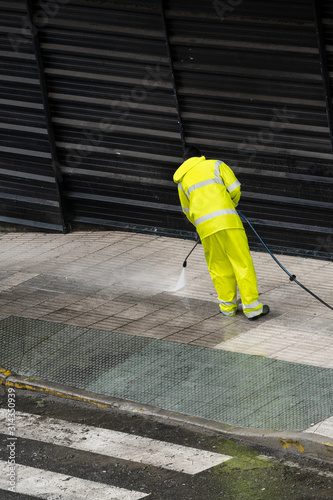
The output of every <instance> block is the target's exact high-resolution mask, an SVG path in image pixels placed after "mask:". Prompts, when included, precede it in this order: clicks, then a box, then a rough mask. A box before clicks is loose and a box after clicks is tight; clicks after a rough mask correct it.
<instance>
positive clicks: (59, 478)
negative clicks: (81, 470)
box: [0, 460, 149, 500]
mask: <svg viewBox="0 0 333 500" xmlns="http://www.w3.org/2000/svg"><path fill="white" fill-rule="evenodd" d="M7 465H8V463H7V462H5V461H3V460H0V468H1V470H2V471H5V470H6V466H7ZM16 474H17V479H16V486H15V490H14V491H15V492H16V493H21V494H22V495H33V496H35V497H37V498H44V499H46V500H68V499H70V500H86V499H87V498H89V500H101V498H103V500H140V498H146V497H147V496H149V494H148V493H142V492H141V493H140V492H138V491H133V490H126V489H125V488H117V487H115V486H109V485H107V484H102V483H96V482H94V481H88V480H87V479H80V478H78V477H73V476H68V475H65V474H59V473H57V472H50V471H48V470H44V469H37V468H35V467H29V466H26V465H21V464H16ZM8 483H9V480H8V476H7V475H6V473H5V474H1V475H0V490H8ZM12 491H13V490H12ZM0 497H1V494H0Z"/></svg>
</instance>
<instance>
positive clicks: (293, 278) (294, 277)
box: [238, 210, 333, 311]
mask: <svg viewBox="0 0 333 500" xmlns="http://www.w3.org/2000/svg"><path fill="white" fill-rule="evenodd" d="M238 214H239V215H240V217H242V219H244V220H245V221H246V222H247V223H248V225H249V226H250V228H251V229H252V231H253V232H254V233H255V234H256V236H257V237H258V238H259V240H260V241H261V243H262V244H263V245H264V247H265V248H266V250H267V252H268V253H269V254H270V255H271V256H272V257H273V259H274V260H275V262H276V263H277V264H278V265H279V266H280V267H281V269H283V271H284V272H285V273H286V274H288V276H289V280H290V281H295V283H297V285H299V286H300V287H301V288H303V290H305V291H306V292H308V293H309V294H310V295H312V297H314V298H315V299H317V300H319V302H321V303H322V304H324V306H326V307H328V308H329V309H331V310H332V311H333V307H332V306H330V305H329V304H327V302H325V301H324V300H323V299H321V298H320V297H318V295H316V294H315V293H313V292H311V290H309V289H308V288H306V286H304V285H302V283H300V282H299V281H297V279H296V276H295V274H290V272H289V271H287V269H286V268H285V267H283V265H282V264H281V263H280V262H279V261H278V260H277V258H276V257H275V255H273V254H272V252H271V251H270V249H269V248H268V246H267V245H266V244H265V243H264V241H263V240H262V239H261V238H260V236H259V234H258V233H257V231H256V230H255V229H254V227H253V226H252V224H251V223H250V222H249V221H248V219H247V218H246V217H245V215H243V214H242V212H240V211H239V210H238Z"/></svg>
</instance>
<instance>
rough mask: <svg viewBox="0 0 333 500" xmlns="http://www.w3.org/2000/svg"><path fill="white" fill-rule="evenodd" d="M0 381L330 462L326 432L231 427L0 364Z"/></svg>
mask: <svg viewBox="0 0 333 500" xmlns="http://www.w3.org/2000/svg"><path fill="white" fill-rule="evenodd" d="M0 385H4V386H6V387H15V388H16V389H23V390H30V391H37V392H45V393H47V394H50V395H53V396H59V397H62V398H67V399H72V400H75V401H82V402H84V403H90V404H93V405H96V406H99V407H103V408H113V409H116V410H118V411H124V412H128V413H139V414H140V415H143V416H147V417H153V418H155V419H156V420H158V421H163V422H166V421H167V422H168V423H169V424H172V425H181V426H184V427H187V428H192V429H193V430H196V431H198V430H200V431H201V432H208V433H214V434H221V435H223V437H227V438H228V437H229V438H233V439H238V440H241V441H243V442H247V443H250V444H257V445H260V446H263V447H267V448H272V449H274V450H277V451H282V452H286V453H290V454H294V455H297V456H299V457H309V458H312V459H316V460H322V461H326V462H330V463H333V440H332V439H329V438H327V437H325V436H320V435H318V434H313V433H309V432H304V431H295V432H290V431H274V430H264V429H253V428H241V427H233V426H231V425H228V424H222V423H219V422H215V421H212V420H206V419H203V418H199V417H194V416H191V415H186V414H182V413H176V412H173V411H169V410H163V409H161V408H158V407H155V406H150V405H142V404H140V403H136V402H133V401H127V400H122V399H118V398H114V397H111V396H105V395H103V394H96V393H94V392H90V391H87V390H82V389H76V388H74V387H69V386H66V385H62V384H58V383H54V382H49V381H47V380H42V379H36V378H32V377H24V376H22V375H17V374H15V373H13V372H11V371H10V370H4V369H1V368H0Z"/></svg>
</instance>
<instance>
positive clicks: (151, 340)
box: [0, 231, 333, 429]
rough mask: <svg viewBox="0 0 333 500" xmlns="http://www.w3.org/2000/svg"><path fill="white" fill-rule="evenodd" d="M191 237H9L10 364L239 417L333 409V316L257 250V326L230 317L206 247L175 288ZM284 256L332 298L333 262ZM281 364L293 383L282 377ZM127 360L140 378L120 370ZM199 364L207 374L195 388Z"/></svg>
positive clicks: (5, 249)
mask: <svg viewBox="0 0 333 500" xmlns="http://www.w3.org/2000/svg"><path fill="white" fill-rule="evenodd" d="M192 246H193V242H191V241H186V240H180V239H173V238H164V237H158V236H151V235H142V234H134V233H126V232H113V231H104V232H98V231H87V232H84V231H83V232H77V233H71V234H68V235H59V234H43V233H9V234H4V235H2V236H1V237H0V259H1V268H0V291H1V295H0V305H1V310H0V326H1V332H2V333H1V334H2V344H1V345H2V349H1V354H0V367H2V368H9V369H11V370H14V371H17V372H19V373H22V374H24V375H31V374H34V375H35V376H39V377H43V378H47V379H49V380H52V381H56V382H60V383H68V384H73V385H74V386H76V387H85V388H89V389H90V390H95V391H97V392H101V393H105V394H110V395H113V396H118V397H128V398H130V399H134V400H135V401H138V402H141V403H144V402H147V401H149V402H151V403H154V404H160V405H161V406H162V407H164V408H165V409H169V410H171V409H174V410H177V411H185V413H188V412H190V413H194V412H195V411H196V412H199V416H206V417H207V418H212V419H217V420H219V421H223V422H224V423H231V424H234V425H240V424H239V422H241V423H242V425H250V426H260V425H264V426H266V427H267V426H268V427H272V426H274V428H279V429H280V428H282V427H283V426H288V428H290V429H296V428H297V429H303V428H305V426H310V425H311V424H312V423H316V422H319V419H327V418H328V417H330V416H331V415H333V412H332V408H331V403H330V401H331V400H332V394H331V392H330V390H331V389H330V387H331V386H332V383H331V382H332V380H331V376H332V375H331V374H332V372H331V368H333V327H332V324H333V321H332V320H333V312H332V311H331V310H329V309H328V308H326V307H325V306H323V305H322V304H320V303H319V302H318V301H316V300H315V299H313V298H312V297H311V296H310V295H309V294H307V293H306V292H305V291H303V290H302V289H300V288H299V287H298V286H297V285H296V284H295V283H291V282H289V280H288V277H287V276H286V275H285V274H284V273H283V271H281V269H280V268H279V267H278V266H277V265H276V264H275V262H274V261H273V260H272V258H271V257H270V255H268V254H267V253H262V252H252V256H253V260H254V264H255V267H256V271H257V276H258V284H259V290H260V293H261V298H262V300H263V301H264V302H265V303H268V304H269V305H270V307H271V311H272V312H271V313H270V314H269V315H268V316H267V317H265V318H262V319H261V320H259V321H257V322H250V321H249V320H248V319H247V318H245V317H244V315H243V314H242V313H241V311H239V312H238V314H237V315H236V316H235V317H232V318H228V317H225V316H223V315H222V314H220V313H219V312H218V307H217V303H216V299H215V290H214V288H213V285H212V283H211V280H210V277H209V274H208V271H207V268H206V263H205V261H204V256H203V250H202V247H201V245H199V246H198V247H197V248H196V250H195V251H194V252H193V254H192V255H191V256H190V258H189V260H188V267H187V268H186V280H187V285H186V286H185V287H184V288H183V289H181V290H179V291H178V292H173V291H172V290H173V289H174V287H175V285H176V283H177V281H178V278H179V275H180V273H181V271H182V263H183V260H184V258H185V257H186V255H187V254H188V252H189V251H190V249H191V248H192ZM279 259H280V260H281V262H282V264H283V265H284V266H285V267H286V268H287V269H288V270H289V271H290V272H291V273H293V274H296V275H297V278H298V279H299V280H300V281H301V282H302V283H303V284H304V285H305V286H307V287H309V288H310V289H311V290H312V291H314V292H315V293H316V294H318V295H319V296H320V297H321V298H322V299H324V300H325V301H327V302H328V303H332V302H333V300H332V297H333V294H332V282H333V263H332V262H328V261H320V260H314V259H304V258H296V257H288V256H281V257H279ZM120 339H121V340H120ZM115 346H116V351H115V352H116V354H114V349H115ZM160 346H161V347H160ZM154 349H157V350H158V349H162V351H163V349H164V351H163V352H164V354H165V356H166V358H165V359H166V360H167V363H168V364H169V366H173V369H174V370H176V371H175V373H180V374H181V375H180V376H181V377H182V378H181V379H180V380H179V381H178V382H177V384H176V385H175V386H174V382H173V381H172V378H170V377H169V376H167V375H165V371H163V370H162V369H161V366H162V364H163V363H164V361H165V360H164V358H163V359H161V357H159V356H157V354H156V353H155V351H154ZM185 352H186V360H189V359H192V360H193V362H194V360H195V363H197V364H198V367H196V366H191V365H190V364H188V365H186V366H188V371H186V370H185V368H184V369H183V370H182V365H181V363H180V365H179V366H178V365H177V360H178V359H182V357H181V356H180V357H179V358H177V356H176V353H183V354H182V355H185V354H184V353H185ZM192 353H195V354H192ZM156 356H157V357H156ZM196 356H197V358H196ZM208 358H209V359H208ZM230 360H233V362H234V365H233V368H232V369H229V363H230ZM236 360H237V361H236ZM182 361H184V359H182ZM186 362H187V361H186ZM215 362H216V365H217V368H216V369H217V370H220V371H219V372H218V375H217V376H216V379H214V380H215V382H216V380H218V383H217V382H216V385H215V384H213V385H212V388H211V390H212V391H213V392H209V390H208V388H209V387H210V380H211V379H210V378H209V369H208V368H207V369H208V373H206V372H205V366H206V365H205V363H207V367H210V368H211V369H212V370H213V372H214V366H215V364H214V363H215ZM4 365H6V366H4ZM163 366H164V365H163ZM280 366H281V367H282V366H283V367H285V368H284V369H285V370H286V371H287V372H288V373H290V374H292V375H290V377H291V378H290V379H288V380H284V379H283V378H281V377H282V375H283V370H282V369H280V368H278V367H280ZM37 367H38V372H35V371H33V370H36V369H37ZM286 367H287V368H286ZM134 368H135V370H134ZM158 368H160V371H159V372H158V370H157V369H158ZM178 368H179V369H180V371H179V372H178V371H177V370H178ZM121 370H127V371H126V373H127V376H128V377H130V378H131V380H132V382H131V384H130V385H127V384H128V383H127V382H126V383H125V385H124V380H123V379H119V377H118V375H119V373H122V372H121ZM133 370H134V371H133ZM119 371H120V372H119ZM156 372H158V377H157V375H156V377H157V378H156V379H154V377H153V375H152V374H153V373H156ZM147 373H150V379H149V377H148V375H147ZM200 373H205V374H206V375H207V377H208V378H204V380H203V382H202V383H201V382H200V385H198V384H199V382H196V384H194V382H193V380H194V379H193V377H194V378H195V377H197V375H198V374H200ZM163 374H164V375H165V377H163V376H162V375H163ZM264 374H265V377H266V376H267V377H268V378H266V379H265V383H264V384H262V377H263V376H264ZM267 374H268V375H267ZM119 376H120V375H119ZM147 377H148V379H149V383H148V385H147V384H146V383H145V380H147ZM272 377H273V379H272ZM274 377H275V378H274ZM199 378H200V377H199ZM199 378H195V380H199ZM153 379H154V380H153ZM115 380H117V381H118V382H119V384H120V385H119V386H118V385H117V387H116V386H115V385H112V384H113V382H114V381H115ZM205 381H206V382H205ZM311 381H312V383H310V382H311ZM118 382H117V384H118ZM281 383H282V386H281ZM223 384H224V385H223ZM281 387H282V389H281ZM176 388H177V391H178V392H177V391H176ZM125 389H126V390H125ZM224 389H225V390H224ZM215 390H216V392H214V391H215ZM126 391H127V392H126ZM175 391H176V392H175ZM281 391H282V392H281ZM283 391H285V394H284V395H283V394H282V393H283ZM111 393H112V394H111ZM200 398H203V399H200ZM185 402H186V405H187V406H186V407H185V406H184V404H185ZM237 405H240V406H239V408H243V409H244V411H243V413H242V414H241V416H240V415H239V413H238V412H237V410H236V409H237ZM288 405H289V406H288ZM181 408H182V409H181ZM221 419H222V420H221Z"/></svg>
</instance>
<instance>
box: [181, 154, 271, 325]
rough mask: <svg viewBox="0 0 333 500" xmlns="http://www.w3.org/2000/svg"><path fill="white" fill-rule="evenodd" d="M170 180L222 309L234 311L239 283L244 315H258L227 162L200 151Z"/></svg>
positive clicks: (232, 176)
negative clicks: (200, 247) (208, 157)
mask: <svg viewBox="0 0 333 500" xmlns="http://www.w3.org/2000/svg"><path fill="white" fill-rule="evenodd" d="M173 180H174V182H176V183H177V184H178V194H179V199H180V203H181V206H182V210H183V212H184V213H185V215H186V217H187V218H188V220H189V221H190V222H191V223H192V224H193V225H194V226H195V228H196V230H197V232H198V234H199V236H200V239H201V242H202V245H203V248H204V251H205V257H206V262H207V265H208V269H209V273H210V275H211V278H212V280H213V284H214V286H215V289H216V291H217V294H218V301H219V307H220V310H221V312H222V313H223V314H225V315H227V316H234V315H235V314H236V311H237V284H238V288H239V292H240V295H241V300H242V304H243V312H244V314H245V315H246V316H247V317H248V318H253V317H255V316H258V315H259V314H261V313H262V312H263V304H262V303H261V302H260V300H259V294H258V288H257V277H256V273H255V270H254V266H253V261H252V257H251V255H250V250H249V245H248V240H247V236H246V234H245V230H244V227H243V224H242V221H241V219H240V217H239V215H238V213H237V210H236V207H237V205H238V202H239V200H240V196H241V190H240V182H239V181H238V180H237V178H236V176H235V174H234V173H233V171H232V170H231V169H230V168H229V167H228V166H227V165H226V164H225V163H223V162H222V161H220V160H206V158H205V157H204V156H201V157H192V158H189V159H188V160H186V161H185V162H184V163H183V164H182V165H181V166H180V167H179V168H178V169H177V170H176V172H175V174H174V176H173Z"/></svg>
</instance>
